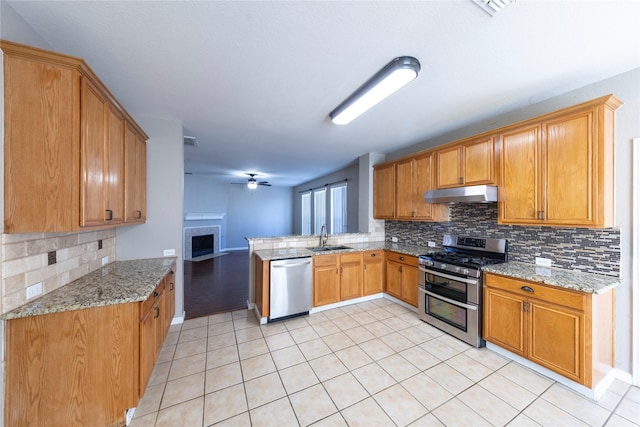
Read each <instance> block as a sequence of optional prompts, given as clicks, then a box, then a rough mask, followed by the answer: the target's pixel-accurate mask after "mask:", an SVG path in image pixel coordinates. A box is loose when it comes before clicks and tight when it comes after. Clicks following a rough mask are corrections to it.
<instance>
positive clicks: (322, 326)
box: [311, 320, 340, 337]
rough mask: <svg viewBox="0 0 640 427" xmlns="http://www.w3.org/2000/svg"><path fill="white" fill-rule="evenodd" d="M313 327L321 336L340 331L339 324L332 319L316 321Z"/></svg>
mask: <svg viewBox="0 0 640 427" xmlns="http://www.w3.org/2000/svg"><path fill="white" fill-rule="evenodd" d="M311 327H312V328H313V330H314V331H316V334H318V335H319V336H321V337H325V336H327V335H331V334H335V333H337V332H340V328H338V326H336V324H335V323H333V321H331V320H327V321H326V322H321V323H316V324H315V325H312V326H311Z"/></svg>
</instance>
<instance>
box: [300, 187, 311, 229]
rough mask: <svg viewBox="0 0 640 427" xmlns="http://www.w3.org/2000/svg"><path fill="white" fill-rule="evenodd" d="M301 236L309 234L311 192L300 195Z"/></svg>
mask: <svg viewBox="0 0 640 427" xmlns="http://www.w3.org/2000/svg"><path fill="white" fill-rule="evenodd" d="M302 234H303V235H305V236H308V235H309V234H311V192H310V191H309V192H308V193H303V194H302Z"/></svg>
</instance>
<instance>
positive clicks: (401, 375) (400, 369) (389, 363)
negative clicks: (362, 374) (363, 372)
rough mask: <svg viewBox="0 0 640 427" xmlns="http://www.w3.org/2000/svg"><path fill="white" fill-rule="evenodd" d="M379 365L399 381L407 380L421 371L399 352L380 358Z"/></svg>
mask: <svg viewBox="0 0 640 427" xmlns="http://www.w3.org/2000/svg"><path fill="white" fill-rule="evenodd" d="M378 365H380V367H381V368H382V369H384V370H385V371H387V372H388V373H389V375H391V376H392V377H393V378H394V379H395V380H396V381H398V382H399V381H403V380H406V379H407V378H409V377H411V376H413V375H416V374H418V373H419V372H420V370H419V369H418V368H416V367H415V366H413V365H412V364H411V363H409V362H407V360H406V359H405V358H404V357H402V356H400V355H399V354H394V355H392V356H389V357H385V358H384V359H380V360H378Z"/></svg>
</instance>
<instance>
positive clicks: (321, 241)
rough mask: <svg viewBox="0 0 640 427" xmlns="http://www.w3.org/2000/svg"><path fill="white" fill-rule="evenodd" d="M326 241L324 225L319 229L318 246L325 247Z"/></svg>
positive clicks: (325, 227)
mask: <svg viewBox="0 0 640 427" xmlns="http://www.w3.org/2000/svg"><path fill="white" fill-rule="evenodd" d="M327 240H329V235H328V234H327V226H326V225H325V224H322V228H321V229H320V246H324V245H326V244H327Z"/></svg>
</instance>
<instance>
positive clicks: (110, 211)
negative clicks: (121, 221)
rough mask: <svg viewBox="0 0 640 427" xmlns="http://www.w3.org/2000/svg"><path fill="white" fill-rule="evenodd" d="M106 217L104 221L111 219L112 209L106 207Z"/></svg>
mask: <svg viewBox="0 0 640 427" xmlns="http://www.w3.org/2000/svg"><path fill="white" fill-rule="evenodd" d="M106 212H107V219H106V221H111V220H112V219H113V211H112V210H111V209H107V211H106Z"/></svg>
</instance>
